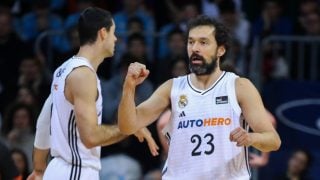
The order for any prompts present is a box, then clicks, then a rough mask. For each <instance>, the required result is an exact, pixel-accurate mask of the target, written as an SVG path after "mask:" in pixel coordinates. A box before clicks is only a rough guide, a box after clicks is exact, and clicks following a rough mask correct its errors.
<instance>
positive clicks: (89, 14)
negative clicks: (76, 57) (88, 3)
mask: <svg viewBox="0 0 320 180" xmlns="http://www.w3.org/2000/svg"><path fill="white" fill-rule="evenodd" d="M112 25H113V22H112V16H111V13H110V12H109V11H106V10H103V9H100V8H97V7H88V8H86V9H85V10H83V12H82V13H81V15H80V18H79V22H78V32H79V39H80V46H82V45H84V44H91V43H93V42H94V41H96V39H97V32H98V31H99V30H100V29H101V28H106V29H107V31H109V30H110V27H111V26H112Z"/></svg>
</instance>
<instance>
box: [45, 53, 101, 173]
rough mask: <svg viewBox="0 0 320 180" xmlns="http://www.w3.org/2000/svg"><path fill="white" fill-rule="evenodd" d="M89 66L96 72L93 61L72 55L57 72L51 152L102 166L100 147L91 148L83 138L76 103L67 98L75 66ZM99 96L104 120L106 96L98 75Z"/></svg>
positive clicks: (98, 105) (80, 163)
mask: <svg viewBox="0 0 320 180" xmlns="http://www.w3.org/2000/svg"><path fill="white" fill-rule="evenodd" d="M80 66H86V67H88V68H90V69H91V70H92V71H93V72H94V73H95V71H94V69H93V68H92V66H91V65H90V63H89V61H88V60H87V59H85V58H81V57H72V58H70V59H69V60H68V61H66V62H65V63H63V64H62V65H61V66H60V67H59V68H57V70H56V71H55V72H54V77H53V82H52V86H51V94H52V100H53V106H52V117H51V129H50V132H51V136H50V139H51V155H52V156H53V157H60V158H61V159H64V160H65V161H66V162H68V163H70V164H73V165H74V166H83V167H87V166H90V167H92V168H95V169H98V170H100V168H101V163H100V149H101V147H100V146H99V147H94V148H91V149H87V148H86V147H85V145H84V144H83V143H82V142H81V139H80V135H79V131H78V128H77V126H76V121H75V113H74V107H73V105H72V104H71V103H70V102H69V101H68V100H67V99H66V97H65V94H64V89H65V81H66V78H67V77H68V75H69V74H70V73H71V71H73V70H74V69H75V68H77V67H80ZM97 90H98V93H99V94H98V95H99V96H98V99H97V101H96V108H97V115H98V120H97V121H98V124H101V112H102V98H101V87H100V80H99V78H98V77H97Z"/></svg>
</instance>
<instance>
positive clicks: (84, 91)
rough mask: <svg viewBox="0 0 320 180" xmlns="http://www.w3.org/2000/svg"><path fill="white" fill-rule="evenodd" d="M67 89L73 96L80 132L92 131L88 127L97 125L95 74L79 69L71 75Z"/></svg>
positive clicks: (86, 69)
mask: <svg viewBox="0 0 320 180" xmlns="http://www.w3.org/2000/svg"><path fill="white" fill-rule="evenodd" d="M66 88H68V90H69V92H70V95H71V99H72V103H73V105H74V111H75V116H76V123H77V126H78V128H79V131H83V130H86V129H90V128H88V127H92V125H94V124H96V123H97V121H96V119H97V112H96V105H95V101H96V97H97V81H96V77H95V74H94V73H93V72H92V71H91V70H89V69H88V68H87V67H82V68H81V67H80V68H77V69H75V70H74V71H73V72H71V73H70V75H69V77H68V79H67V86H66Z"/></svg>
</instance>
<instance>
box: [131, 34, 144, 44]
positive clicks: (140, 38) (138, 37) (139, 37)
mask: <svg viewBox="0 0 320 180" xmlns="http://www.w3.org/2000/svg"><path fill="white" fill-rule="evenodd" d="M136 40H137V41H140V42H142V44H144V45H145V44H146V40H145V37H144V36H143V34H141V33H133V34H131V35H130V36H129V37H128V45H129V46H130V45H131V43H132V41H136Z"/></svg>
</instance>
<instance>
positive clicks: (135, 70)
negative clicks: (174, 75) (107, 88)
mask: <svg viewBox="0 0 320 180" xmlns="http://www.w3.org/2000/svg"><path fill="white" fill-rule="evenodd" d="M128 73H129V74H130V75H132V76H133V77H135V78H138V77H144V76H147V75H149V70H147V68H146V66H145V65H144V64H141V63H138V62H134V63H131V64H130V65H129V68H128Z"/></svg>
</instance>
